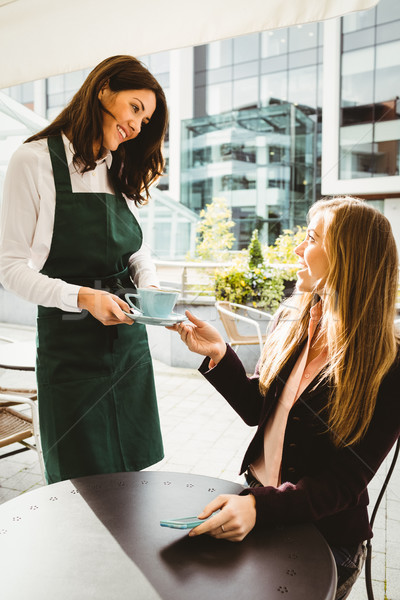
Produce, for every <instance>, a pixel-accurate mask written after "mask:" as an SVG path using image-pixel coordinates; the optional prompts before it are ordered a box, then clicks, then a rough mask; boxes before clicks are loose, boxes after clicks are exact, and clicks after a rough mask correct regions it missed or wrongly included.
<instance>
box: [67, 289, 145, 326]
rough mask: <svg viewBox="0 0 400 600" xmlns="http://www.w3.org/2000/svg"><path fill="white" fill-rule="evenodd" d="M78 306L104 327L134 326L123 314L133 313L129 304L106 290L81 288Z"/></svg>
mask: <svg viewBox="0 0 400 600" xmlns="http://www.w3.org/2000/svg"><path fill="white" fill-rule="evenodd" d="M78 306H79V308H82V309H83V310H88V311H89V312H90V314H91V315H92V316H93V317H94V318H95V319H97V320H98V321H100V323H102V324H103V325H120V324H121V323H126V324H127V325H132V324H133V321H132V319H130V318H129V317H127V316H126V315H124V313H123V312H122V311H123V310H124V311H125V312H128V313H130V312H131V309H130V307H129V304H127V303H126V302H124V300H121V298H118V296H115V295H114V294H110V293H109V292H105V291H104V290H94V289H92V288H87V287H81V288H80V290H79V293H78Z"/></svg>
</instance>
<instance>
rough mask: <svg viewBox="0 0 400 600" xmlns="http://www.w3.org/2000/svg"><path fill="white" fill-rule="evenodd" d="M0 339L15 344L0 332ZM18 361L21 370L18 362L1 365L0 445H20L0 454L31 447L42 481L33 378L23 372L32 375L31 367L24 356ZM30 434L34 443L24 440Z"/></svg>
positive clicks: (32, 369) (40, 450)
mask: <svg viewBox="0 0 400 600" xmlns="http://www.w3.org/2000/svg"><path fill="white" fill-rule="evenodd" d="M0 341H1V342H3V343H6V344H10V345H11V344H14V343H16V344H17V342H14V340H12V339H10V338H6V337H3V336H0ZM10 348H11V346H10ZM21 363H22V366H21V370H19V369H18V365H16V366H13V367H11V366H10V367H9V369H8V368H7V367H6V366H5V365H1V366H2V376H1V378H0V448H3V447H5V446H9V445H11V444H15V443H18V444H20V445H21V446H22V447H21V448H17V449H16V450H12V451H11V452H8V453H6V454H3V455H1V456H0V458H6V457H8V456H12V455H14V454H18V453H19V452H24V451H25V450H27V449H30V450H35V451H36V452H37V454H38V459H39V466H40V471H41V474H42V478H43V482H44V483H46V479H45V475H44V463H43V454H42V448H41V443H40V434H39V413H38V406H37V390H36V382H34V381H33V379H32V378H29V373H27V371H31V374H32V375H33V371H34V367H33V366H32V367H29V368H28V367H27V366H26V357H23V360H21ZM17 407H18V408H17ZM31 437H33V438H34V444H31V443H30V442H28V441H27V440H28V439H29V438H31Z"/></svg>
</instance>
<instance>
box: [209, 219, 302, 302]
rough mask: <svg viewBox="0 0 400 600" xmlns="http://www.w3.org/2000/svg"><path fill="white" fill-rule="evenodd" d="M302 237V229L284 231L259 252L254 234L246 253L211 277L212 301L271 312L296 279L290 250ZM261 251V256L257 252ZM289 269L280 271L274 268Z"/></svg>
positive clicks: (295, 260)
mask: <svg viewBox="0 0 400 600" xmlns="http://www.w3.org/2000/svg"><path fill="white" fill-rule="evenodd" d="M304 237H305V228H300V227H298V229H297V231H296V232H293V231H290V230H285V231H284V233H283V234H282V235H280V236H279V237H278V238H277V239H276V241H275V244H274V245H273V246H266V247H264V248H262V251H261V244H260V242H259V239H258V232H257V230H255V231H254V232H253V236H252V238H251V242H250V245H249V247H248V248H247V250H244V251H242V252H241V253H239V254H238V255H237V257H236V258H235V259H234V260H233V262H232V264H231V265H230V266H229V267H227V268H225V269H219V270H217V271H216V274H215V297H216V299H217V300H228V301H229V302H235V303H236V304H247V305H249V306H254V307H257V308H260V309H262V310H265V311H268V312H274V311H275V310H276V309H277V308H278V307H279V304H280V303H281V301H282V299H283V297H284V291H285V288H290V282H294V281H295V280H296V279H297V277H296V273H297V264H298V256H297V255H296V254H295V252H294V249H295V248H296V246H298V245H299V244H300V243H301V242H302V241H303V239H304ZM260 251H261V252H260ZM278 264H279V265H293V267H292V268H290V267H289V268H287V269H282V268H280V267H278V266H274V265H278Z"/></svg>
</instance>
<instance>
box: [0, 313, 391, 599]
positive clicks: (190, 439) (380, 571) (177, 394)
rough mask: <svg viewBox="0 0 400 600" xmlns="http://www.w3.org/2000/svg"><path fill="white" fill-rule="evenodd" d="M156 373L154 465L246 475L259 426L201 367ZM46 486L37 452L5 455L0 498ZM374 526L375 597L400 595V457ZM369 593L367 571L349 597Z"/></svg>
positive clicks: (2, 330) (23, 335)
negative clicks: (160, 443) (160, 453)
mask: <svg viewBox="0 0 400 600" xmlns="http://www.w3.org/2000/svg"><path fill="white" fill-rule="evenodd" d="M0 335H5V336H7V335H8V336H9V337H13V338H14V339H21V340H24V339H30V338H32V336H34V332H33V330H28V329H9V328H8V327H7V326H1V324H0ZM30 376H31V375H29V374H25V375H24V377H30ZM155 376H156V385H157V392H158V400H159V409H160V418H161V426H162V431H163V438H164V446H165V458H164V460H162V461H161V462H160V463H158V464H157V465H154V466H153V467H151V469H152V470H163V471H182V472H190V473H197V474H200V475H201V474H207V475H211V476H214V477H221V478H224V479H229V480H232V481H237V482H240V483H242V482H243V478H242V477H238V475H237V473H238V469H239V467H240V464H241V459H242V457H243V454H244V451H245V449H246V448H247V445H248V443H249V441H250V439H251V437H252V435H253V431H252V430H251V429H250V428H249V427H247V426H246V425H245V424H244V423H243V422H242V421H241V419H239V417H238V416H237V415H236V414H235V413H234V412H233V410H232V409H231V408H230V407H229V406H228V405H227V403H226V402H225V401H224V400H223V399H222V398H221V397H220V396H219V394H218V393H217V392H215V391H214V389H213V388H212V387H211V386H210V385H209V384H208V383H207V381H205V380H204V379H203V378H202V377H201V375H200V374H199V373H198V372H197V371H196V370H192V369H178V368H174V367H169V366H166V365H163V364H162V363H159V362H157V361H156V362H155ZM5 377H9V374H6V373H5V372H4V371H3V372H2V371H1V370H0V386H2V385H3V383H2V382H4V381H5ZM10 449H12V447H11V446H9V447H8V448H3V449H0V455H1V454H4V453H5V452H8V451H9V450H10ZM392 454H393V452H392V453H391V454H390V455H389V457H388V458H387V460H386V461H385V462H384V464H383V465H382V467H381V469H380V471H379V472H378V474H377V475H376V477H375V479H374V480H373V481H372V483H371V485H370V492H371V494H370V495H371V506H373V505H374V502H375V499H376V497H377V494H378V493H379V490H380V488H381V486H382V483H383V480H384V477H385V474H386V470H387V469H388V465H389V464H390V459H391V456H392ZM41 485H43V483H42V481H41V476H40V470H39V466H38V462H37V459H36V454H35V452H32V451H27V452H23V453H22V454H17V455H14V456H12V457H9V458H4V459H1V461H0V502H5V501H7V500H10V499H12V498H14V497H15V496H17V495H19V494H22V493H25V492H29V491H31V490H33V489H35V488H36V487H38V486H41ZM374 531H375V537H374V540H373V561H372V576H373V587H374V593H375V600H400V462H399V464H398V465H397V467H396V469H395V471H394V473H393V476H392V479H391V482H390V486H389V488H388V490H387V492H386V495H385V497H384V498H383V500H382V503H381V507H380V509H379V512H378V516H377V519H376V522H375V527H374ZM366 598H367V595H366V591H365V581H364V575H362V576H361V577H360V579H359V580H358V581H357V583H356V585H355V587H354V588H353V591H352V593H351V594H350V596H349V600H365V599H366ZM310 600H314V599H310ZM315 600H316V599H315Z"/></svg>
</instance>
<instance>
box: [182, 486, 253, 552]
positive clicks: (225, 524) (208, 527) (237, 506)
mask: <svg viewBox="0 0 400 600" xmlns="http://www.w3.org/2000/svg"><path fill="white" fill-rule="evenodd" d="M219 509H221V510H220V512H218V513H217V514H216V515H214V516H213V517H211V519H208V521H205V522H204V523H202V524H201V525H198V526H197V527H195V528H194V529H192V530H191V531H190V532H189V535H190V536H191V537H194V536H196V535H201V534H203V533H207V534H208V535H211V536H212V537H215V538H217V539H219V540H229V541H230V542H241V541H242V540H243V539H244V538H245V537H246V535H247V534H248V533H250V531H251V530H252V529H253V527H254V525H255V524H256V499H255V498H254V496H253V495H252V494H249V495H248V496H236V495H234V494H224V495H222V496H218V497H217V498H215V499H214V500H212V501H211V502H210V503H209V504H207V506H206V507H205V509H204V510H203V512H202V513H200V514H199V516H198V518H199V519H207V517H209V516H210V515H212V514H213V512H215V511H216V510H219Z"/></svg>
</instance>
